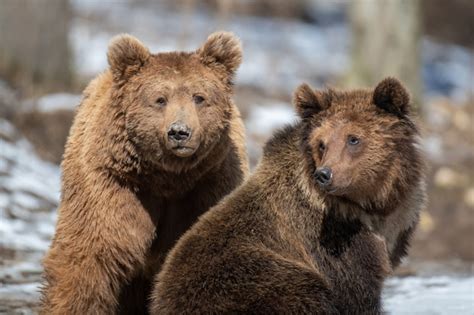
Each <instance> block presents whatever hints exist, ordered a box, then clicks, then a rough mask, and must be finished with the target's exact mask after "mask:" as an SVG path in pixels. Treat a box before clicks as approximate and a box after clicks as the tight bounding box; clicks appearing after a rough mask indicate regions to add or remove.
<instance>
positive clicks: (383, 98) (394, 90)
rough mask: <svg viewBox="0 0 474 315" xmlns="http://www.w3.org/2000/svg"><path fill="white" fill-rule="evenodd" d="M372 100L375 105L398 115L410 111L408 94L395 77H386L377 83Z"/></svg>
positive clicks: (401, 115)
mask: <svg viewBox="0 0 474 315" xmlns="http://www.w3.org/2000/svg"><path fill="white" fill-rule="evenodd" d="M373 102H374V104H375V105H376V106H377V107H379V108H381V109H383V110H385V111H387V112H389V113H391V114H393V115H396V116H398V117H403V116H405V115H407V114H408V113H409V111H410V95H409V94H408V91H407V90H406V89H405V87H404V86H403V84H402V83H401V82H400V81H398V80H397V79H395V78H386V79H384V80H382V81H381V82H380V83H379V84H378V85H377V87H376V88H375V90H374V96H373Z"/></svg>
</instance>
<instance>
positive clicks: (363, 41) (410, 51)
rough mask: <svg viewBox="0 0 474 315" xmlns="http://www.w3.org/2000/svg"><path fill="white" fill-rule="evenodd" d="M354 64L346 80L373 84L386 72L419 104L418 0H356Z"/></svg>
mask: <svg viewBox="0 0 474 315" xmlns="http://www.w3.org/2000/svg"><path fill="white" fill-rule="evenodd" d="M349 14H350V21H351V26H352V35H353V37H352V41H353V42H352V65H351V70H350V72H349V74H348V76H347V84H348V85H349V86H352V87H355V86H357V87H360V86H371V85H374V84H376V83H377V82H378V81H380V80H382V79H383V78H384V77H386V76H394V77H397V78H398V79H400V80H402V81H403V82H404V83H405V85H406V86H407V88H408V89H409V90H410V92H411V95H412V100H413V103H414V104H415V105H417V104H420V102H421V95H422V81H421V72H420V69H421V64H420V63H421V60H420V59H421V55H420V51H421V47H420V45H421V41H420V39H421V30H420V25H421V23H420V22H421V21H420V18H421V15H420V1H419V0H355V1H353V2H352V3H351V5H350V13H349Z"/></svg>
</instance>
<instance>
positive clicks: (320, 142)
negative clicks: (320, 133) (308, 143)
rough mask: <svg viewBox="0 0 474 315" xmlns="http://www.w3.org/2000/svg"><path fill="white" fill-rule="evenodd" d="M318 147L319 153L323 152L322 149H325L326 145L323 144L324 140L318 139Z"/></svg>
mask: <svg viewBox="0 0 474 315" xmlns="http://www.w3.org/2000/svg"><path fill="white" fill-rule="evenodd" d="M318 149H319V152H321V153H322V152H324V150H326V145H325V144H324V142H322V141H319V147H318Z"/></svg>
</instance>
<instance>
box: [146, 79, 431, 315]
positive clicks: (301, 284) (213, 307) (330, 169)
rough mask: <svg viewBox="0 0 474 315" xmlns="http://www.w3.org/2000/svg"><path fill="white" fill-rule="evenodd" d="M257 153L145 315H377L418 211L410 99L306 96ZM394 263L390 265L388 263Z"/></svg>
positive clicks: (419, 173) (396, 87)
mask: <svg viewBox="0 0 474 315" xmlns="http://www.w3.org/2000/svg"><path fill="white" fill-rule="evenodd" d="M294 103H295V106H296V109H297V112H298V114H299V116H300V117H301V121H300V122H298V123H297V124H295V125H293V126H289V127H287V128H285V129H283V130H281V131H279V132H277V133H276V134H275V135H274V137H273V138H272V139H271V140H270V141H269V142H268V143H267V144H266V146H265V149H264V155H263V159H262V161H261V162H260V164H259V165H258V167H257V169H256V171H255V173H254V174H253V175H252V176H251V177H250V178H249V179H248V180H247V181H246V182H245V183H244V184H243V185H242V186H240V187H239V188H237V189H236V190H235V191H234V192H233V193H231V194H230V195H228V196H227V197H225V198H224V199H223V200H222V201H221V202H220V203H219V204H218V205H217V206H215V207H214V208H212V209H211V210H209V211H208V212H207V213H206V214H204V215H203V216H202V217H201V218H200V219H199V220H198V222H197V223H196V224H195V225H194V226H193V227H192V228H191V229H190V230H189V231H188V232H186V233H185V234H184V235H183V237H181V239H180V240H179V241H178V243H177V245H176V246H175V247H174V248H173V249H172V250H171V252H170V254H169V255H168V257H167V259H166V261H165V263H164V265H163V268H162V270H161V272H160V273H159V275H158V277H157V279H156V283H155V288H154V292H153V297H152V313H154V314H228V313H232V314H234V313H239V314H241V313H242V314H243V313H251V314H379V313H380V312H381V311H382V310H381V290H382V287H383V280H384V278H385V277H386V276H387V275H388V274H389V272H390V271H391V267H392V266H395V265H397V264H398V263H399V260H400V258H401V257H402V256H403V255H405V249H406V246H407V244H408V239H409V235H411V233H412V231H413V229H414V227H415V226H416V224H417V221H418V213H419V211H420V208H421V207H422V206H423V204H424V201H425V193H424V162H423V157H422V155H421V153H420V151H419V149H418V144H417V138H418V130H417V127H416V124H415V123H414V121H413V120H412V118H410V115H409V111H410V109H409V108H410V105H409V98H408V93H407V92H406V90H405V88H404V87H403V86H402V85H401V83H400V82H399V81H397V80H395V79H386V80H384V81H382V82H381V83H379V84H378V85H377V87H376V88H375V90H356V91H348V92H341V91H334V90H329V91H326V92H319V91H318V92H315V91H313V90H312V89H311V88H310V87H309V86H307V85H302V86H301V87H300V88H299V89H298V90H297V91H296V94H295V98H294ZM391 262H392V263H391Z"/></svg>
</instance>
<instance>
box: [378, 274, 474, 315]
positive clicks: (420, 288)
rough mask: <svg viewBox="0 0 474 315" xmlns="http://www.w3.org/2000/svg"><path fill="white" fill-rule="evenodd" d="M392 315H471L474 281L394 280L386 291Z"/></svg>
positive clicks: (440, 278)
mask: <svg viewBox="0 0 474 315" xmlns="http://www.w3.org/2000/svg"><path fill="white" fill-rule="evenodd" d="M384 305H385V310H386V311H387V312H388V313H389V314H420V315H422V314H426V315H436V314H439V315H441V314H459V315H462V314H472V313H473V310H474V277H472V276H468V277H453V276H436V277H429V278H424V277H407V278H392V279H390V280H388V281H387V283H386V287H385V290H384Z"/></svg>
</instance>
